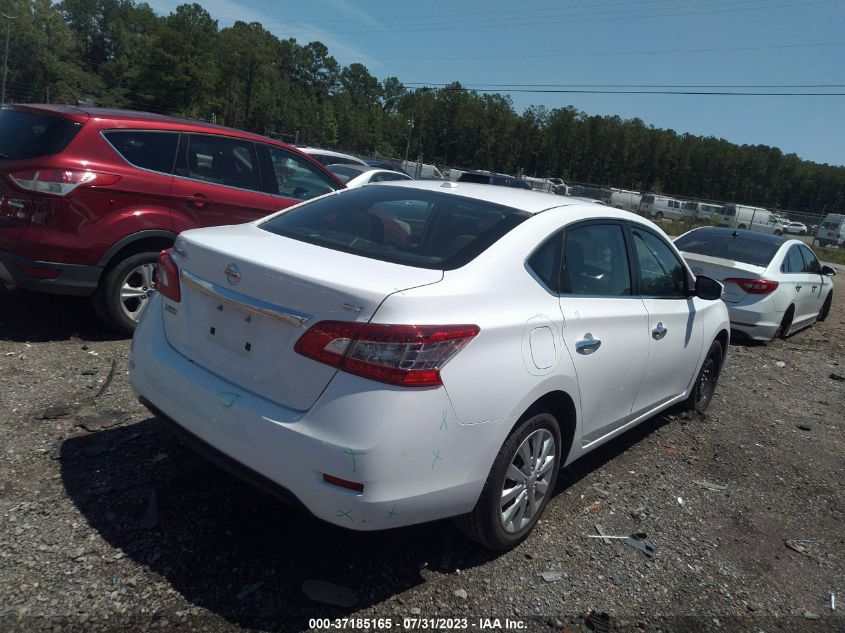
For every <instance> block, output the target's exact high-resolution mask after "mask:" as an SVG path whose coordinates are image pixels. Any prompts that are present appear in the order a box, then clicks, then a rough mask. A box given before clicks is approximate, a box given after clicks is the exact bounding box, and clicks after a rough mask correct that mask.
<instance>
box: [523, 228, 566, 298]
mask: <svg viewBox="0 0 845 633" xmlns="http://www.w3.org/2000/svg"><path fill="white" fill-rule="evenodd" d="M560 243H561V236H560V233H557V234H556V235H553V236H552V237H550V238H549V239H548V240H546V241H545V242H544V243H543V245H542V246H540V248H538V249H537V250H536V251H534V254H533V255H532V256H531V257H530V258H529V259H528V267H529V268H530V269H531V270H532V271H534V274H535V275H537V277H539V278H540V280H541V281H542V282H543V284H544V285H545V286H546V288H548V289H549V290H551V291H552V292H555V293H556V292H557V271H558V262H559V261H560Z"/></svg>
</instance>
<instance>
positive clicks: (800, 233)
mask: <svg viewBox="0 0 845 633" xmlns="http://www.w3.org/2000/svg"><path fill="white" fill-rule="evenodd" d="M798 235H801V236H804V235H807V231H805V230H803V229H802V230H801V231H799V232H798Z"/></svg>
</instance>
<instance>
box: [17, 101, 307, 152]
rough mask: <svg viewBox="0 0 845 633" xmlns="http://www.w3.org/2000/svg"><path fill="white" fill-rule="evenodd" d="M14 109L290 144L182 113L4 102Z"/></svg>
mask: <svg viewBox="0 0 845 633" xmlns="http://www.w3.org/2000/svg"><path fill="white" fill-rule="evenodd" d="M4 107H6V108H9V109H11V110H18V111H23V112H31V113H33V114H39V113H40V114H48V115H50V114H51V115H53V116H61V117H62V118H66V119H70V120H73V121H78V122H80V123H84V122H86V121H88V120H89V119H98V120H104V121H120V122H131V121H135V122H143V123H145V124H150V123H153V124H154V123H161V124H163V125H170V126H174V125H175V126H178V127H179V128H181V129H184V130H185V131H193V132H198V131H205V132H208V131H214V132H220V133H221V134H226V135H227V136H237V137H239V138H244V139H250V140H254V141H260V142H262V143H266V142H268V141H270V142H273V143H277V144H279V145H283V146H285V147H291V146H290V145H288V144H287V143H284V142H283V141H277V140H275V139H272V138H269V137H267V136H261V135H260V134H253V133H251V132H245V131H244V130H238V129H235V128H231V127H226V126H225V125H218V124H216V123H209V122H208V121H199V120H195V119H181V118H179V117H172V116H167V115H164V114H158V113H155V112H141V111H139V110H122V109H120V108H97V107H88V106H69V105H56V104H45V103H16V104H10V105H8V106H4Z"/></svg>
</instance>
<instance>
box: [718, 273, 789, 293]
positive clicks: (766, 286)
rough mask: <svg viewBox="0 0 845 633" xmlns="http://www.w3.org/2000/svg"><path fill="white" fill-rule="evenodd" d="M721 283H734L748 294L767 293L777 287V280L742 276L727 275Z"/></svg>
mask: <svg viewBox="0 0 845 633" xmlns="http://www.w3.org/2000/svg"><path fill="white" fill-rule="evenodd" d="M723 283H726V284H736V285H737V286H739V287H740V288H742V289H743V290H745V292H747V293H748V294H750V295H767V294H769V293H770V292H774V291H775V290H776V289H777V287H778V282H776V281H769V280H768V279H748V278H744V277H729V278H728V279H725V280H724V282H723Z"/></svg>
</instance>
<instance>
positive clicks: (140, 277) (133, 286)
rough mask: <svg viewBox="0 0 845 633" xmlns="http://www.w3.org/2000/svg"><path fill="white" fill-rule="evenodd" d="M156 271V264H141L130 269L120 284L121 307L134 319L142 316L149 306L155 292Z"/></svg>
mask: <svg viewBox="0 0 845 633" xmlns="http://www.w3.org/2000/svg"><path fill="white" fill-rule="evenodd" d="M154 272H155V264H152V263H147V264H141V265H140V266H138V267H136V268H133V269H132V270H130V271H129V272H128V273H127V274H126V277H124V278H123V283H121V284H120V308H121V309H122V310H123V313H124V314H125V315H126V316H127V317H129V318H130V319H132V320H133V321H137V320H138V319H140V318H141V314H142V313H143V312H144V308H146V307H147V303H148V302H149V300H150V297H151V296H152V294H153V292H155V287H154V286H153V273H154Z"/></svg>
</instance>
